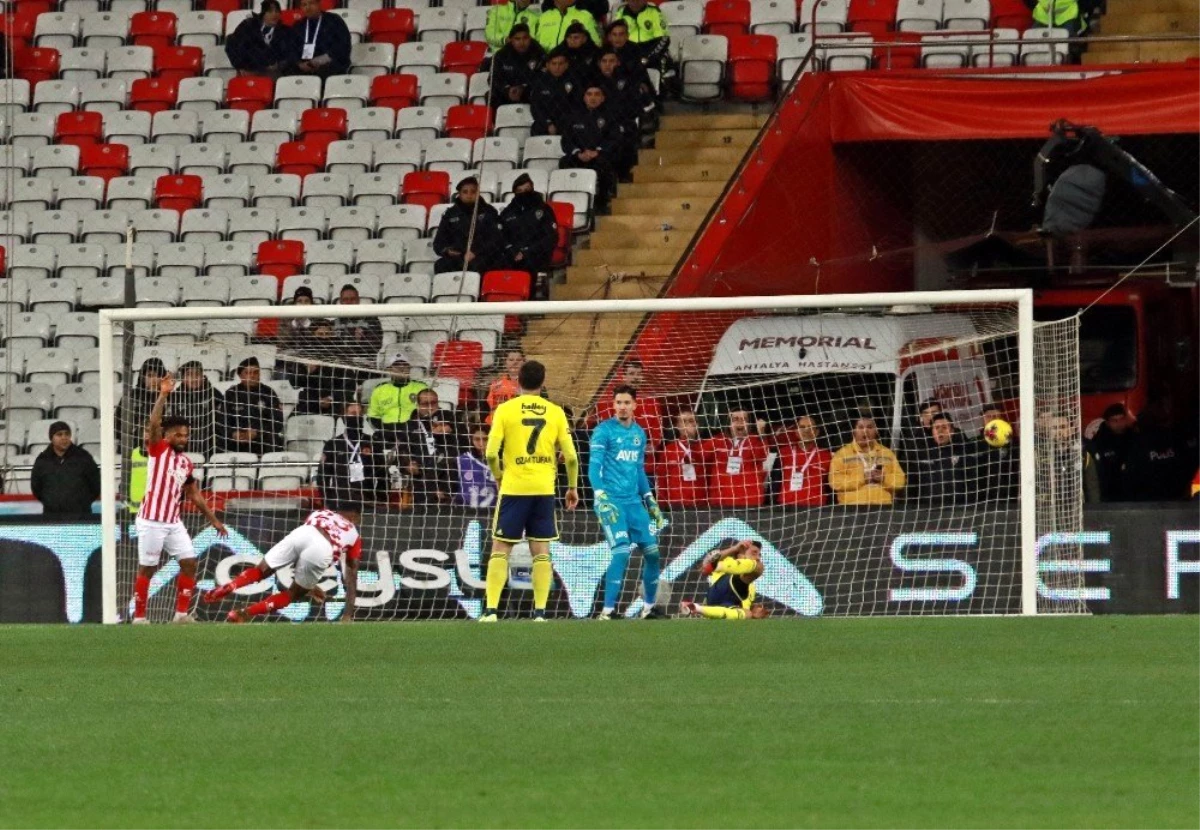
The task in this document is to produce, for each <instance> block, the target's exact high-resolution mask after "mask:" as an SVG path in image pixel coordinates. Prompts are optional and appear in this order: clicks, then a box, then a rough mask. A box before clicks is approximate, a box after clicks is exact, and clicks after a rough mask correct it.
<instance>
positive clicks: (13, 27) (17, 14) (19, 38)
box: [0, 2, 61, 54]
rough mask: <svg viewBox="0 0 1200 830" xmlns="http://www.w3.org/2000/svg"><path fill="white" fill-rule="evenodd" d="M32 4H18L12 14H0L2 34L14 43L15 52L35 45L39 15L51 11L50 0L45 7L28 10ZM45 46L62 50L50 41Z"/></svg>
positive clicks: (0, 30)
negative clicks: (35, 31) (34, 39)
mask: <svg viewBox="0 0 1200 830" xmlns="http://www.w3.org/2000/svg"><path fill="white" fill-rule="evenodd" d="M31 5H33V4H32V3H28V4H26V6H18V7H17V8H16V9H15V10H14V11H13V13H12V14H4V15H0V36H2V37H5V38H7V39H8V42H9V43H10V44H11V45H12V50H13V54H16V53H17V52H19V51H21V50H24V49H28V48H30V47H31V46H32V45H33V38H34V30H35V29H36V27H37V19H38V15H40V14H43V13H45V14H49V13H50V12H51V9H50V7H49V3H48V2H47V3H46V7H45V8H40V9H37V10H35V9H29V10H26V8H27V6H31ZM45 48H48V49H58V50H59V51H61V48H60V47H55V46H54V45H53V44H50V43H47V44H46V46H45Z"/></svg>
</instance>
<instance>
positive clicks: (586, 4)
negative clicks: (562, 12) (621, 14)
mask: <svg viewBox="0 0 1200 830" xmlns="http://www.w3.org/2000/svg"><path fill="white" fill-rule="evenodd" d="M552 8H554V0H542V11H550V9H552ZM575 8H577V9H580V10H582V11H585V12H587V13H588V14H590V15H591V16H592V19H594V20H595V21H596V23H597V24H598V25H601V26H602V25H603V24H604V20H605V18H607V17H608V0H576V2H575Z"/></svg>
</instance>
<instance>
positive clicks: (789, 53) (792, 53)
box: [776, 32, 820, 84]
mask: <svg viewBox="0 0 1200 830" xmlns="http://www.w3.org/2000/svg"><path fill="white" fill-rule="evenodd" d="M812 45H813V40H812V35H811V34H809V33H808V32H799V33H797V34H792V35H786V36H784V37H781V38H779V39H778V41H777V44H776V55H777V56H778V58H779V64H778V70H777V74H778V77H779V82H780V83H781V84H787V83H789V82H790V81H791V80H792V76H794V75H795V74H796V72H797V70H799V69H800V67H801V66H802V65H803V64H804V60H805V58H806V57H807V56H808V55H809V53H810V51H811V50H812ZM816 57H817V54H816V53H813V58H812V59H813V61H814V63H810V64H809V65H808V66H807V67H806V70H807V71H810V72H811V71H814V70H816V69H819V68H820V67H819V66H818V65H817V63H816Z"/></svg>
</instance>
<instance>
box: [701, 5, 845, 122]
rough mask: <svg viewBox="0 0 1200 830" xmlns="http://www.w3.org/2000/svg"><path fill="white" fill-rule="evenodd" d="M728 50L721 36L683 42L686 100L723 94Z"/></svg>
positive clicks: (703, 99)
mask: <svg viewBox="0 0 1200 830" xmlns="http://www.w3.org/2000/svg"><path fill="white" fill-rule="evenodd" d="M821 1H822V2H825V0H821ZM728 51H729V44H728V40H727V39H726V38H724V37H721V36H720V35H700V36H698V37H691V38H688V39H687V40H686V41H684V44H683V50H682V52H681V53H680V74H681V76H682V81H683V92H682V95H683V97H684V98H685V99H689V100H693V101H711V100H715V99H717V98H720V97H721V94H722V91H723V87H724V83H725V64H726V61H727V60H728V57H729V55H728Z"/></svg>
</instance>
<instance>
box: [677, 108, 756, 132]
mask: <svg viewBox="0 0 1200 830" xmlns="http://www.w3.org/2000/svg"><path fill="white" fill-rule="evenodd" d="M767 117H768V116H767V114H766V113H762V114H761V115H751V114H748V113H747V114H740V115H720V114H718V113H712V114H708V115H664V116H663V117H662V119H661V120H660V121H659V131H658V135H660V136H661V135H662V134H663V133H664V132H676V131H681V130H695V131H697V132H720V131H722V130H757V129H758V128H759V127H761V126H762V125H763V124H765V123H767Z"/></svg>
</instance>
